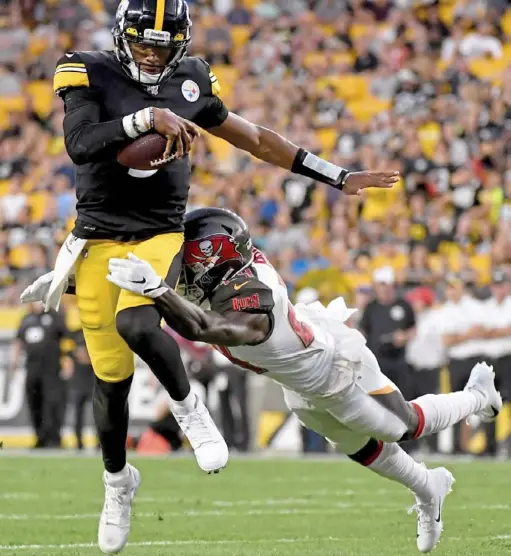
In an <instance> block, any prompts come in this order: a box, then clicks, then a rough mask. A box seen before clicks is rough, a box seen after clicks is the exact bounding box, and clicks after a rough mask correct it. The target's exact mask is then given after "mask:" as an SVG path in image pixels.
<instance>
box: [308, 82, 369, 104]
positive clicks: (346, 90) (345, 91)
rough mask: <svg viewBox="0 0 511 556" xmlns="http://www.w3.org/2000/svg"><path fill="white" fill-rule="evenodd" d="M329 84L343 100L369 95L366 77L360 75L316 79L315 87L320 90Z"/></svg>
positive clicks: (357, 98)
mask: <svg viewBox="0 0 511 556" xmlns="http://www.w3.org/2000/svg"><path fill="white" fill-rule="evenodd" d="M328 85H331V86H332V87H334V88H335V90H336V92H337V94H338V95H339V97H340V98H342V99H343V100H344V101H346V102H347V101H350V100H360V99H363V98H366V97H368V96H369V85H368V83H367V79H366V78H365V77H363V76H361V75H340V76H337V77H323V78H321V79H318V81H317V88H318V90H321V89H322V88H324V87H325V86H328Z"/></svg>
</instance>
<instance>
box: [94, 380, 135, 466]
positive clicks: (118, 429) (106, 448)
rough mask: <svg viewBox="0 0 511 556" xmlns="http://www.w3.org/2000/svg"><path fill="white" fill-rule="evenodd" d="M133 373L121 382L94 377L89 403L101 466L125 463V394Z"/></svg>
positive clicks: (128, 390) (128, 388) (126, 409)
mask: <svg viewBox="0 0 511 556" xmlns="http://www.w3.org/2000/svg"><path fill="white" fill-rule="evenodd" d="M132 382H133V377H132V376H131V377H130V378H128V379H126V380H123V381H122V382H105V381H103V380H101V379H99V378H98V377H95V382H94V393H93V395H92V407H93V410H94V421H95V423H96V428H97V432H98V439H99V443H100V445H101V451H102V453H103V462H104V464H105V469H106V470H107V471H108V472H110V473H118V472H119V471H122V469H124V467H125V465H126V439H127V436H128V419H129V412H128V395H129V393H130V388H131V383H132Z"/></svg>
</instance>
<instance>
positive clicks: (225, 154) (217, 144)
mask: <svg viewBox="0 0 511 556" xmlns="http://www.w3.org/2000/svg"><path fill="white" fill-rule="evenodd" d="M207 138H208V145H209V148H210V149H211V151H212V152H213V155H214V156H215V157H217V158H218V160H219V161H220V162H226V161H228V160H229V159H231V158H232V156H233V151H234V147H233V146H232V145H230V144H229V143H227V141H224V140H223V139H220V137H215V136H214V135H209V134H208V135H207Z"/></svg>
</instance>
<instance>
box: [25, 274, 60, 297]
mask: <svg viewBox="0 0 511 556" xmlns="http://www.w3.org/2000/svg"><path fill="white" fill-rule="evenodd" d="M52 280H53V270H52V271H51V272H48V273H47V274H43V275H42V276H40V277H39V278H38V279H37V280H36V281H35V282H33V283H32V284H30V286H28V288H25V290H24V291H23V293H22V294H21V295H20V301H21V302H22V303H35V302H36V301H42V302H43V303H46V297H47V295H48V292H49V290H50V286H51V282H52ZM66 289H67V284H66Z"/></svg>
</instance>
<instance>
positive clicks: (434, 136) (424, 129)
mask: <svg viewBox="0 0 511 556" xmlns="http://www.w3.org/2000/svg"><path fill="white" fill-rule="evenodd" d="M418 137H419V141H420V144H421V147H422V150H423V151H424V154H425V155H426V156H427V157H428V158H431V157H432V156H433V154H434V152H435V148H436V146H437V144H438V141H439V140H440V139H441V137H442V128H441V127H440V124H438V123H437V122H428V123H426V124H425V125H423V126H421V127H420V128H419V129H418Z"/></svg>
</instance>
